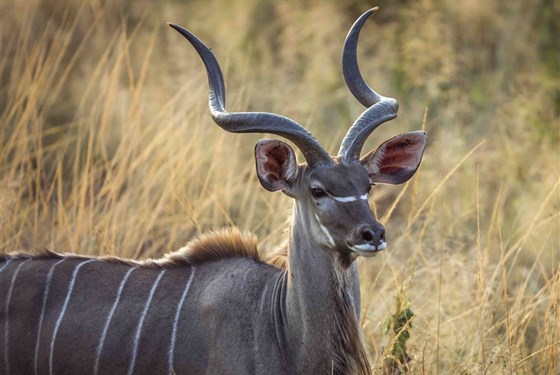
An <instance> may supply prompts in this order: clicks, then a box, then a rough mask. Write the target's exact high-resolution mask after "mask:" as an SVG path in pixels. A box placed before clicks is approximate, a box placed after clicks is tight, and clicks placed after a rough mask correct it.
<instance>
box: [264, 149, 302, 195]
mask: <svg viewBox="0 0 560 375" xmlns="http://www.w3.org/2000/svg"><path fill="white" fill-rule="evenodd" d="M255 161H256V163H257V176H258V177H259V181H260V182H261V185H262V186H263V187H264V188H265V189H266V190H268V191H278V190H285V191H289V190H290V188H291V186H292V185H293V183H294V182H295V180H296V177H297V172H298V166H297V162H296V155H295V154H294V150H293V149H292V148H291V147H290V146H289V145H288V144H286V143H284V142H282V141H278V140H275V139H261V140H260V141H259V142H258V143H257V145H256V146H255Z"/></svg>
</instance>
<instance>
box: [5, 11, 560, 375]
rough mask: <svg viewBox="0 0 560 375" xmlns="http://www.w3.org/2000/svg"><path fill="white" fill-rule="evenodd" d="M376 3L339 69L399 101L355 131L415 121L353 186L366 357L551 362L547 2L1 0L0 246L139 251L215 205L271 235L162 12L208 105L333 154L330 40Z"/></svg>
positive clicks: (552, 90)
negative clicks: (276, 122)
mask: <svg viewBox="0 0 560 375" xmlns="http://www.w3.org/2000/svg"><path fill="white" fill-rule="evenodd" d="M376 5H379V6H380V10H379V11H378V12H377V13H375V14H374V15H373V16H372V17H371V18H370V20H368V22H367V23H366V25H365V26H364V29H363V31H362V33H361V37H360V42H359V49H358V52H359V62H360V67H361V70H362V73H363V75H364V77H365V79H366V80H367V81H368V82H369V84H370V85H371V86H372V87H374V88H375V89H376V90H377V91H378V92H380V93H381V94H383V95H386V96H390V97H394V98H397V99H398V100H399V102H400V110H399V117H398V118H397V119H396V120H394V121H392V122H390V123H387V124H386V125H384V126H383V127H381V128H380V129H378V130H377V131H376V132H375V134H374V135H372V136H371V137H370V140H369V141H368V143H367V144H366V147H365V148H364V151H366V149H371V148H375V147H377V145H379V144H380V143H381V142H383V141H384V140H385V139H387V138H390V137H392V136H394V135H396V134H398V133H401V132H405V131H411V130H416V129H420V128H424V129H425V130H426V131H427V132H428V135H429V144H428V148H427V151H426V153H425V156H424V161H423V163H422V166H421V167H420V169H419V171H418V173H417V174H416V177H415V178H414V179H413V180H412V181H410V182H408V183H407V184H405V185H402V186H378V187H376V189H375V192H374V194H373V196H372V198H371V200H370V203H371V205H372V208H373V209H374V211H375V213H376V215H377V216H378V218H379V219H380V221H382V222H383V223H384V225H385V227H386V229H387V237H388V243H389V249H388V251H386V252H384V253H383V254H380V255H379V256H377V257H376V258H374V259H360V260H359V267H360V272H361V285H362V298H363V302H362V308H363V311H362V328H363V330H364V340H365V342H366V345H367V347H368V350H369V353H370V358H371V363H372V366H373V367H374V369H375V370H376V371H385V370H386V369H387V366H388V365H387V364H388V363H389V364H390V366H393V368H394V367H400V370H402V371H409V372H410V373H415V374H424V373H438V372H441V373H461V374H470V373H473V374H474V373H476V374H478V373H489V374H501V373H504V374H511V373H520V374H534V373H544V374H552V373H559V372H560V360H559V356H560V323H559V322H560V188H559V183H560V147H559V145H560V121H559V115H560V72H559V70H560V45H559V41H558V40H559V38H558V36H559V35H560V26H559V21H558V20H559V19H560V5H559V3H558V2H557V1H554V0H540V1H538V0H537V1H533V2H531V4H529V3H527V2H526V1H520V0H512V1H503V0H466V1H461V2H457V1H450V0H418V1H410V0H408V1H407V0H399V1H378V2H376V3H372V2H370V1H364V0H351V1H345V2H340V1H334V0H322V1H305V2H304V1H294V0H291V1H282V2H278V1H271V0H228V1H226V0H205V1H201V0H192V1H177V0H170V1H165V2H152V1H147V0H136V1H129V0H122V1H101V0H83V1H82V0H71V1H56V0H18V1H15V0H12V1H10V0H3V1H2V2H1V4H0V10H1V15H0V16H1V19H0V31H1V36H0V37H1V43H2V45H1V50H2V54H1V57H0V67H1V87H0V90H1V101H0V111H1V116H0V118H1V150H0V157H1V178H0V193H1V194H0V204H1V205H0V226H1V234H0V235H1V238H0V240H1V241H0V251H2V252H10V251H14V250H33V249H40V248H49V249H51V250H56V251H59V252H67V251H72V252H78V253H83V254H94V255H103V254H113V255H119V256H124V257H134V258H146V257H158V256H161V255H162V254H163V253H165V252H168V251H172V250H176V249H178V248H179V247H180V246H182V245H183V244H184V243H185V242H186V241H188V240H189V239H191V238H192V237H193V236H196V235H197V234H198V233H201V232H205V231H208V230H211V229H215V228H219V227H223V226H231V225H235V226H238V227H240V228H241V229H243V230H248V231H252V232H254V233H256V234H257V235H258V237H259V245H260V251H261V252H263V253H267V252H270V251H272V250H274V249H275V248H276V247H277V246H279V245H280V244H281V243H282V241H283V239H284V236H285V229H286V227H287V218H288V214H289V210H290V207H291V200H290V199H289V198H287V197H285V196H283V195H282V194H281V193H277V194H272V193H269V192H267V191H265V190H264V189H262V188H261V187H260V184H259V183H258V180H257V178H256V176H255V172H254V161H253V154H252V153H253V146H254V144H255V142H256V141H257V140H258V139H260V138H262V136H260V135H256V134H250V135H234V134H229V133H225V132H224V131H222V130H221V129H220V128H218V127H217V126H216V125H214V123H213V122H212V120H211V117H210V114H209V111H208V102H207V100H208V98H207V81H206V72H205V70H204V67H203V64H202V63H201V61H200V60H199V58H198V56H197V54H196V53H195V51H194V49H193V48H192V47H191V46H190V45H188V44H187V42H186V41H185V40H184V39H183V38H182V37H181V36H180V35H178V34H177V33H176V32H174V31H173V30H171V29H170V28H169V27H168V26H167V25H166V21H169V22H174V23H177V24H180V25H182V26H184V27H186V28H188V29H189V30H191V31H193V32H194V33H195V34H196V35H198V36H199V37H200V38H201V39H202V40H204V41H205V42H206V43H207V44H208V45H209V46H210V47H212V49H213V51H214V53H215V54H216V55H217V57H218V59H219V61H220V62H221V64H222V68H223V70H224V74H225V79H226V86H227V98H228V109H230V110H232V111H251V110H254V111H268V112H276V113H280V114H283V115H285V116H288V117H290V118H293V119H294V120H296V121H298V122H300V123H302V124H304V125H305V126H306V127H307V128H308V129H310V130H311V131H312V132H313V133H314V135H315V136H316V137H317V138H318V139H319V140H320V141H321V143H322V144H323V145H324V146H325V148H326V149H327V150H328V151H329V152H331V153H336V151H337V150H338V147H339V142H340V141H341V139H342V137H343V136H344V134H345V133H346V131H347V129H348V128H349V126H350V125H351V124H352V122H353V121H354V119H355V118H356V117H358V116H359V114H360V113H361V112H362V111H363V110H364V108H362V107H361V105H360V104H359V103H358V102H357V101H356V100H355V99H354V98H353V97H352V95H351V94H350V93H349V91H348V89H347V88H346V86H345V84H344V79H343V78H342V74H341V66H340V60H341V48H342V44H343V41H344V38H345V36H346V33H347V31H348V29H349V27H350V26H351V25H352V23H353V22H354V20H355V19H356V18H357V17H358V16H359V15H360V14H361V13H363V12H364V11H365V10H367V9H368V8H370V7H372V6H376ZM300 160H303V159H302V158H300ZM403 317H404V322H405V323H404V324H402V319H403ZM407 320H408V322H407ZM399 322H400V323H399Z"/></svg>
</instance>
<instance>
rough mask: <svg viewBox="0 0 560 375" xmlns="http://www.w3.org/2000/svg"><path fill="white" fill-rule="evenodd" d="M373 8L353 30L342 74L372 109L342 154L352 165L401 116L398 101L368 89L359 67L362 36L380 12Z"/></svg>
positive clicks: (355, 127)
mask: <svg viewBox="0 0 560 375" xmlns="http://www.w3.org/2000/svg"><path fill="white" fill-rule="evenodd" d="M377 9H378V8H377V7H376V8H373V9H370V10H368V11H367V12H365V13H364V14H362V15H361V16H360V17H359V18H358V19H357V20H356V22H354V24H353V25H352V27H351V28H350V31H349V32H348V36H347V37H346V40H345V42H344V48H343V52H342V72H343V74H344V79H345V80H346V84H347V85H348V88H349V89H350V91H351V92H352V94H353V95H354V97H355V98H356V99H357V100H358V101H359V102H360V103H362V104H363V105H364V106H365V107H368V108H367V109H366V110H365V111H364V112H363V113H362V114H361V115H360V117H358V119H357V120H356V121H355V122H354V124H353V125H352V127H350V129H349V130H348V132H347V133H346V136H345V137H344V140H343V141H342V144H341V146H340V150H339V151H338V158H339V159H341V160H342V161H345V162H351V161H354V160H357V159H359V158H360V152H361V151H362V147H363V146H364V143H365V141H366V139H367V137H369V135H370V134H371V133H372V132H373V131H374V130H375V129H376V128H377V127H378V126H379V125H381V124H383V123H384V122H386V121H389V120H392V119H394V118H395V117H397V111H398V109H399V104H398V102H397V101H396V100H395V99H393V98H387V97H384V96H382V95H380V94H378V93H376V92H375V91H374V90H373V89H372V88H371V87H369V86H368V84H367V83H366V81H365V80H364V78H363V77H362V74H361V73H360V69H359V66H358V58H357V47H358V37H359V35H360V30H361V29H362V26H363V25H364V23H365V22H366V20H367V19H368V17H369V16H370V15H371V14H372V13H373V12H375V11H376V10H377Z"/></svg>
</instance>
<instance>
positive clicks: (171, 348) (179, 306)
mask: <svg viewBox="0 0 560 375" xmlns="http://www.w3.org/2000/svg"><path fill="white" fill-rule="evenodd" d="M194 270H195V268H194V267H193V268H192V272H191V275H190V276H189V280H188V281H187V285H185V290H184V291H183V294H182V295H181V299H180V300H179V303H178V304H177V312H176V313H175V319H174V320H173V331H172V332H171V344H170V345H169V354H168V357H167V358H168V360H169V374H174V373H175V371H174V370H173V359H174V358H173V356H174V354H175V342H176V339H177V326H178V325H179V315H180V314H181V310H182V308H183V304H184V303H185V299H186V298H187V293H188V292H189V289H190V287H191V283H192V280H193V277H194Z"/></svg>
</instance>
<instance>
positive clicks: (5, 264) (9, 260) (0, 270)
mask: <svg viewBox="0 0 560 375" xmlns="http://www.w3.org/2000/svg"><path fill="white" fill-rule="evenodd" d="M12 261H13V259H12V258H10V259H8V260H7V261H6V263H4V265H3V266H2V268H0V272H2V271H4V268H6V267H8V266H9V265H10V263H12Z"/></svg>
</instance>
